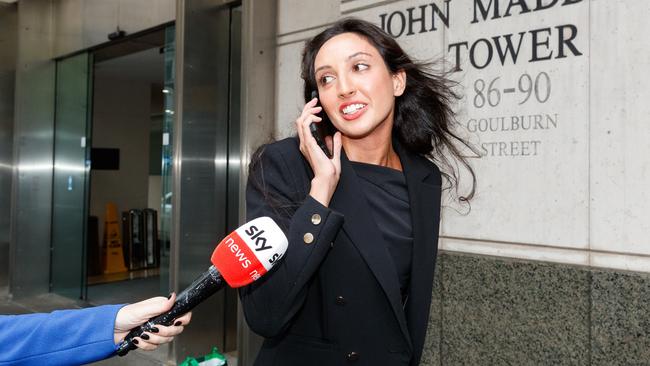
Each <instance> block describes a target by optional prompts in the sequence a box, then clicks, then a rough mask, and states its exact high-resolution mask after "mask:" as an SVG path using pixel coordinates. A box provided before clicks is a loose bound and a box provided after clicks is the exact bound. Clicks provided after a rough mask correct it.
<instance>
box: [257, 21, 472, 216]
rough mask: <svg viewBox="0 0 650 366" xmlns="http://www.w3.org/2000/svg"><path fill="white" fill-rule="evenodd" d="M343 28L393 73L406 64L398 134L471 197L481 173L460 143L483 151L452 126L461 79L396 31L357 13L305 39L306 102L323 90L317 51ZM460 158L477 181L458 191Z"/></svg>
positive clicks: (395, 128)
mask: <svg viewBox="0 0 650 366" xmlns="http://www.w3.org/2000/svg"><path fill="white" fill-rule="evenodd" d="M343 33H355V34H358V35H359V36H361V37H363V38H364V39H366V40H367V41H368V42H370V44H372V45H373V46H374V47H375V48H376V49H377V51H379V54H380V55H381V56H382V58H383V59H384V62H385V64H386V66H387V67H388V69H389V70H390V72H391V73H393V74H394V73H396V72H398V71H400V70H404V72H405V73H406V88H405V89H404V93H403V94H402V95H401V96H399V97H397V98H396V99H395V113H394V125H393V134H394V135H395V136H396V137H397V139H398V141H399V142H400V143H401V145H402V146H403V147H404V148H406V149H407V150H409V151H411V152H413V153H415V154H419V155H422V156H424V157H427V158H429V159H432V160H433V161H434V162H436V163H438V165H439V166H440V168H441V169H440V170H441V173H442V175H443V176H444V177H445V179H446V180H447V182H448V183H449V186H448V187H447V188H455V189H456V193H457V195H458V200H459V201H461V202H468V201H469V200H470V199H472V197H473V196H474V193H475V190H476V175H475V173H474V170H473V169H472V167H471V166H470V164H469V162H468V161H467V157H465V156H464V155H463V154H462V153H461V151H460V150H459V148H458V146H459V145H456V144H457V143H460V144H461V145H462V146H465V147H466V148H468V149H469V150H471V151H472V152H473V153H474V154H475V155H476V156H480V153H479V152H478V151H477V149H476V148H475V147H474V146H473V145H471V144H470V143H468V142H467V141H465V140H464V139H462V138H461V137H459V136H458V135H457V134H456V133H455V132H454V131H453V129H454V125H455V124H456V119H455V116H454V112H453V110H452V108H451V105H452V103H453V102H454V101H456V100H458V99H460V98H461V96H460V95H459V94H457V93H456V92H454V91H453V87H454V86H456V85H457V83H455V82H453V81H451V80H450V79H448V78H447V77H446V74H445V73H442V72H440V73H434V72H433V70H432V69H433V65H434V64H433V63H426V62H417V61H413V60H412V59H411V58H410V57H409V56H408V55H407V54H406V52H404V50H402V48H401V47H400V46H399V44H398V43H397V41H395V39H393V37H391V36H390V35H389V34H387V33H386V32H384V31H383V30H382V29H381V28H379V27H377V26H376V25H374V24H372V23H370V22H367V21H364V20H360V19H356V18H345V19H342V20H339V21H338V22H336V23H334V24H333V25H332V26H330V27H328V28H327V29H325V30H324V31H323V32H321V33H319V34H318V35H316V36H315V37H314V38H312V39H311V40H309V41H307V42H306V44H305V48H304V50H303V53H302V67H301V77H302V79H303V81H304V89H303V96H304V99H305V103H306V102H308V101H309V100H311V99H312V91H313V90H318V86H317V82H316V77H315V73H314V61H315V59H316V54H317V53H318V51H319V50H320V48H321V47H322V46H323V44H325V42H327V41H328V40H330V39H331V38H333V37H335V36H337V35H340V34H343ZM330 128H332V127H331V126H330ZM263 151H264V146H262V147H261V148H260V149H258V150H257V151H256V152H255V153H254V154H253V156H252V158H251V163H250V165H249V177H253V176H254V174H253V172H255V171H256V170H257V169H262V166H261V155H262V153H263ZM448 155H451V156H449V157H448ZM458 163H460V164H461V165H462V166H464V167H465V168H466V169H467V170H468V172H469V173H470V175H471V177H472V187H471V189H470V191H469V192H468V193H467V194H466V195H460V194H458V182H459V176H460V172H459V166H458ZM258 173H259V172H258ZM252 183H253V184H254V185H255V186H257V187H258V188H260V189H261V190H262V191H263V192H265V194H268V192H267V191H266V190H265V189H263V188H264V182H257V181H253V182H252ZM267 199H268V200H269V201H270V203H271V206H273V207H275V208H276V209H288V208H289V206H290V204H288V203H287V202H285V203H284V204H283V202H281V200H277V199H274V198H273V197H270V196H268V195H267ZM287 204H288V205H287Z"/></svg>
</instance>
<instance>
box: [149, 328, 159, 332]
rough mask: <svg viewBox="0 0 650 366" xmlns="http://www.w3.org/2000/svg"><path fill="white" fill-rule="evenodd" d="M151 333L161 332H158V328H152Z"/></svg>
mask: <svg viewBox="0 0 650 366" xmlns="http://www.w3.org/2000/svg"><path fill="white" fill-rule="evenodd" d="M151 332H152V333H158V332H159V330H158V328H156V327H153V328H151Z"/></svg>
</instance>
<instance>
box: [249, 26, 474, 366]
mask: <svg viewBox="0 0 650 366" xmlns="http://www.w3.org/2000/svg"><path fill="white" fill-rule="evenodd" d="M429 70H430V69H429V68H428V65H427V64H419V63H416V62H414V61H413V60H411V59H410V57H409V56H408V55H407V54H406V53H405V52H404V51H403V50H402V49H401V47H400V46H399V45H398V44H397V42H396V41H395V40H394V39H393V38H391V37H390V36H389V35H388V34H386V33H385V32H384V31H382V30H381V29H380V28H378V27H377V26H375V25H373V24H371V23H369V22H366V21H362V20H358V19H344V20H341V21H339V22H337V23H335V24H334V25H332V26H331V27H329V28H327V29H326V30H324V31H323V32H321V33H320V34H318V35H317V36H315V37H314V38H313V39H311V40H310V41H308V42H307V43H306V45H305V48H304V52H303V58H302V78H303V80H304V97H305V102H306V104H305V106H304V108H303V110H302V113H301V115H300V116H299V117H298V118H297V119H296V122H295V123H296V129H297V136H295V137H293V138H288V139H284V140H281V141H277V142H275V143H272V144H268V145H265V146H262V147H261V148H260V149H258V151H257V152H256V153H255V154H254V155H253V158H252V160H251V164H250V173H249V182H248V187H247V196H246V197H247V216H248V218H249V219H252V218H255V217H259V216H270V217H272V218H273V219H274V220H275V221H276V222H278V224H279V225H280V226H281V227H282V228H283V229H284V230H285V233H286V234H287V237H288V238H289V248H288V250H287V252H286V255H285V258H284V259H283V261H282V263H280V264H279V265H278V266H276V268H275V269H274V270H273V271H272V273H269V274H268V275H266V276H265V277H264V278H262V279H261V280H260V281H258V282H256V283H254V284H252V285H250V286H248V287H246V288H243V289H242V290H241V291H240V297H241V300H242V305H243V309H244V314H245V316H246V320H247V322H248V324H249V326H250V327H251V329H252V330H253V331H254V332H256V333H258V334H260V335H262V336H263V337H265V338H266V339H265V341H264V344H263V346H262V348H261V350H260V353H259V355H258V357H257V360H256V362H255V365H283V366H286V365H327V366H331V365H343V364H346V363H347V362H357V363H358V364H364V365H417V364H418V363H419V360H420V357H421V354H422V348H423V345H424V337H425V333H426V329H427V323H428V318H429V306H430V303H431V292H432V285H433V275H434V267H435V261H436V254H437V247H438V228H439V221H440V196H441V187H442V185H443V179H442V178H443V177H445V180H446V182H448V183H449V184H448V186H449V187H450V188H452V189H456V188H457V186H458V176H459V173H458V171H457V167H458V163H460V165H462V166H465V167H467V168H468V170H469V172H470V173H471V176H472V178H473V181H474V182H473V184H472V188H471V190H470V192H469V194H467V195H466V196H460V200H461V201H467V200H468V199H470V198H471V197H472V195H473V193H474V184H475V179H474V174H473V171H472V169H471V168H470V167H469V164H468V163H467V161H466V159H465V158H464V157H463V156H462V155H461V153H460V151H459V149H458V148H457V146H458V143H460V144H464V145H465V146H468V147H470V146H469V145H468V144H467V143H465V142H464V141H463V140H462V139H461V138H459V137H458V136H457V135H456V134H455V133H454V131H453V128H454V123H455V122H454V115H453V111H452V108H451V104H452V103H453V102H454V101H455V100H456V98H457V96H456V94H454V92H453V91H452V90H451V88H450V85H451V82H450V81H448V80H447V79H446V78H444V77H443V76H440V75H436V74H434V73H432V72H431V71H429ZM314 91H316V92H317V94H318V98H313V97H312V93H313V92H314ZM318 104H320V106H319V105H318ZM323 109H324V112H325V113H326V115H327V117H328V118H321V117H319V116H318V115H319V113H321V112H322V111H323ZM312 123H327V124H331V125H330V126H329V127H328V128H329V130H330V131H333V132H334V134H333V135H331V136H327V137H325V140H326V141H325V142H326V145H327V148H328V150H329V152H330V153H331V158H330V157H328V155H327V154H326V153H325V152H324V150H323V149H322V148H321V147H320V146H319V144H318V143H317V141H316V140H315V138H314V137H313V136H312V133H311V131H310V125H311V124H312ZM436 164H438V165H440V166H441V167H442V168H443V169H442V172H441V170H439V169H438V167H437V165H436Z"/></svg>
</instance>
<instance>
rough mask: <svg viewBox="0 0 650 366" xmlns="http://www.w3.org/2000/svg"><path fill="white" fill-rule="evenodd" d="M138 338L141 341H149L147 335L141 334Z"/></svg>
mask: <svg viewBox="0 0 650 366" xmlns="http://www.w3.org/2000/svg"><path fill="white" fill-rule="evenodd" d="M140 338H142V339H144V340H145V341H146V340H148V339H149V335H148V334H143V335H141V336H140Z"/></svg>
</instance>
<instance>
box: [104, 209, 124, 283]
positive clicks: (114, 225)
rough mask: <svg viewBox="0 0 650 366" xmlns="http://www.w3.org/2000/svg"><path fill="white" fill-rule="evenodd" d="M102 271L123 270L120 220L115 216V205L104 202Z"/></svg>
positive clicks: (115, 271)
mask: <svg viewBox="0 0 650 366" xmlns="http://www.w3.org/2000/svg"><path fill="white" fill-rule="evenodd" d="M103 244H104V273H117V272H125V271H126V266H125V265H124V253H123V252H122V237H121V236H120V221H119V220H118V217H117V206H115V204H114V203H112V202H109V203H107V204H106V214H105V217H104V243H103Z"/></svg>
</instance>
